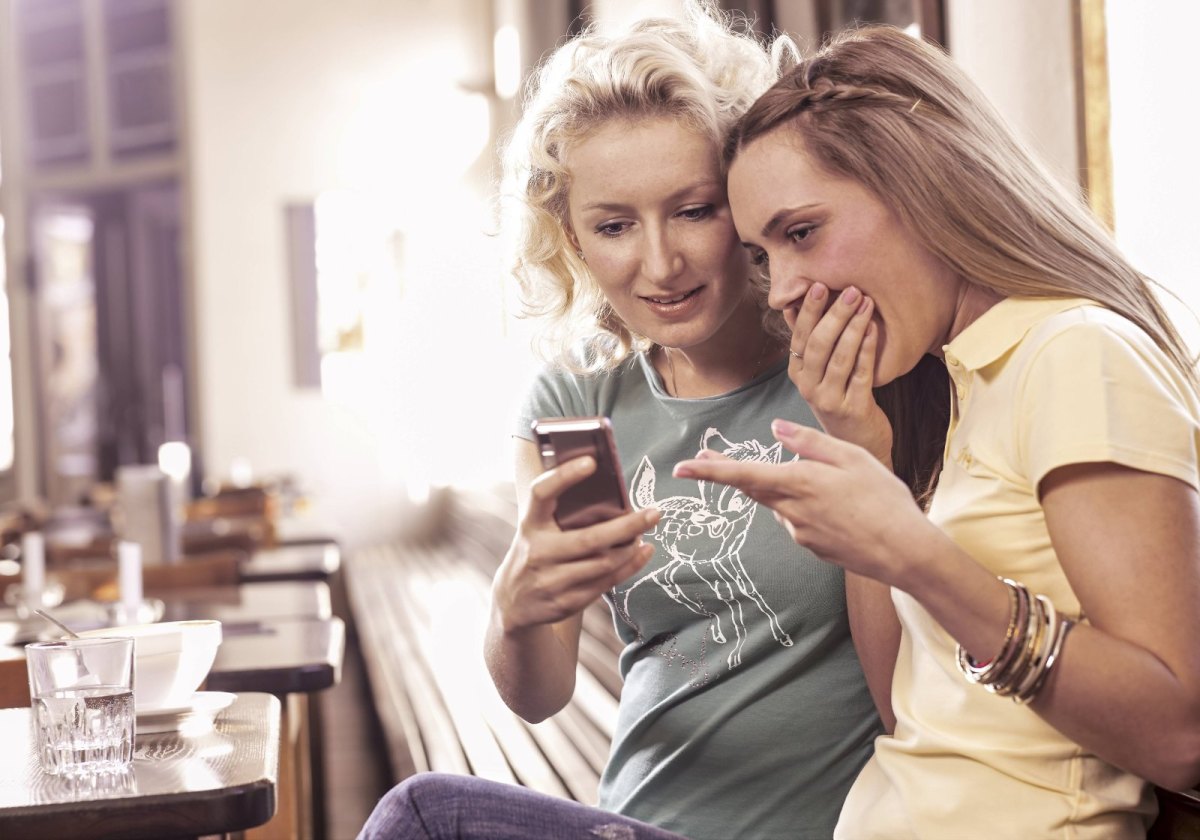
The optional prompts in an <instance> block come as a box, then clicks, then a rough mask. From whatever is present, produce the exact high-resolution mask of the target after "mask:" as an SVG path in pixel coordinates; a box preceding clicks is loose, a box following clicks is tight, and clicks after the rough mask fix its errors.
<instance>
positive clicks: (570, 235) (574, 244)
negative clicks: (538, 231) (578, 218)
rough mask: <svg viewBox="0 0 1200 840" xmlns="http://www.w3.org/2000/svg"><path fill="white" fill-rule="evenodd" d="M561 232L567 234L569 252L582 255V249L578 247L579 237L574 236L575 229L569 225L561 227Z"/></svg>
mask: <svg viewBox="0 0 1200 840" xmlns="http://www.w3.org/2000/svg"><path fill="white" fill-rule="evenodd" d="M563 231H564V232H565V233H566V234H567V242H569V243H570V245H571V250H572V251H574V252H575V253H577V254H580V253H583V249H582V248H580V247H579V237H578V236H576V235H575V229H574V228H573V227H571V226H570V225H563Z"/></svg>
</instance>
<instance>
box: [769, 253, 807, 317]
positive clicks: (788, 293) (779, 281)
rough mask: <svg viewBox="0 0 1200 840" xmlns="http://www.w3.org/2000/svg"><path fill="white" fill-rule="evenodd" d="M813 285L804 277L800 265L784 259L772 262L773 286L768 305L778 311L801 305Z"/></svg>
mask: <svg viewBox="0 0 1200 840" xmlns="http://www.w3.org/2000/svg"><path fill="white" fill-rule="evenodd" d="M811 286H812V283H811V282H809V281H808V280H807V279H806V278H805V277H804V273H803V272H802V271H800V270H799V266H797V265H795V264H789V263H785V262H784V261H782V260H779V261H777V262H772V263H771V288H770V291H769V292H768V293H767V305H768V306H770V307H771V308H772V309H774V310H776V311H778V312H783V311H785V310H787V309H789V308H791V307H793V306H799V305H800V302H801V301H802V300H803V299H804V295H805V294H807V293H808V290H809V288H811Z"/></svg>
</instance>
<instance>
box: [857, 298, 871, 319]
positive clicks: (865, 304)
mask: <svg viewBox="0 0 1200 840" xmlns="http://www.w3.org/2000/svg"><path fill="white" fill-rule="evenodd" d="M870 308H871V299H870V298H869V297H865V298H863V299H862V303H860V304H859V305H858V312H856V313H855V314H856V315H862V314H863V313H864V312H866V311H867V310H868V309H870Z"/></svg>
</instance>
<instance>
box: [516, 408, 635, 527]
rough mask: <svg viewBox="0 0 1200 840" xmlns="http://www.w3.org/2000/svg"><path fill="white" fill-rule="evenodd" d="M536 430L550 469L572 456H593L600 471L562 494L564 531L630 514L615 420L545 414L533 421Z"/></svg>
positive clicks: (559, 514)
mask: <svg viewBox="0 0 1200 840" xmlns="http://www.w3.org/2000/svg"><path fill="white" fill-rule="evenodd" d="M533 433H534V435H535V436H536V438H537V445H538V450H539V451H540V452H541V455H542V467H543V468H544V469H550V468H551V467H556V466H558V465H559V464H565V463H566V462H567V461H570V460H571V459H572V458H580V457H582V456H584V455H591V456H592V457H593V458H594V459H595V460H596V471H595V472H593V473H592V474H591V475H589V476H588V477H587V478H585V479H584V480H583V481H581V482H579V483H578V484H574V485H572V486H570V487H568V488H567V489H566V490H564V491H563V493H562V495H561V496H559V497H558V504H557V506H556V507H555V510H554V519H555V521H556V522H558V527H560V528H562V529H563V530H570V529H573V528H586V527H587V526H588V525H595V524H596V523H597V522H604V521H605V520H608V519H612V518H614V517H617V516H620V515H621V514H623V513H628V512H629V511H630V510H632V508H631V507H630V505H629V495H628V493H626V492H625V474H624V473H623V472H622V471H621V459H620V458H618V457H617V444H616V442H615V441H614V440H613V427H612V421H611V420H609V419H608V418H607V417H543V418H541V419H538V420H535V421H534V422H533Z"/></svg>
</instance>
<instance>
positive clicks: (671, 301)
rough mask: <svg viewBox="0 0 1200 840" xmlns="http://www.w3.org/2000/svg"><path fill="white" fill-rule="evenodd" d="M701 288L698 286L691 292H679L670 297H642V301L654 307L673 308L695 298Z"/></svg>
mask: <svg viewBox="0 0 1200 840" xmlns="http://www.w3.org/2000/svg"><path fill="white" fill-rule="evenodd" d="M702 288H703V286H698V287H697V288H695V289H692V290H691V291H688V292H681V293H680V294H677V295H673V296H671V297H648V296H645V295H643V296H642V300H644V301H647V302H649V303H653V304H655V305H656V306H675V305H677V304H680V303H683V302H684V301H685V300H687V299H688V298H692V297H695V296H696V295H697V294H699V293H700V289H702Z"/></svg>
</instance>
